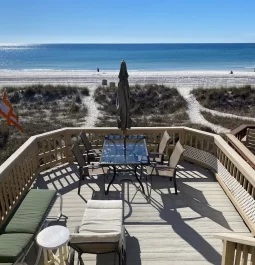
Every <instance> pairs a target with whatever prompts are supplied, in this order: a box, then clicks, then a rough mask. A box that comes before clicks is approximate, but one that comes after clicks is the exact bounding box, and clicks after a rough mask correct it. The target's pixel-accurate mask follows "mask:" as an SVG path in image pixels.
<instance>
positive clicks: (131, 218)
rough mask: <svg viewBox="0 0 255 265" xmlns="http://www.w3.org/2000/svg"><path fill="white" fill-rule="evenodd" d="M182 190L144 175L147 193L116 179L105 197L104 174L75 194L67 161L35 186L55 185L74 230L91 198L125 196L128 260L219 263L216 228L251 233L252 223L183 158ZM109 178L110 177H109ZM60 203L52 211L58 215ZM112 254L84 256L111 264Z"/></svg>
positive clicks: (72, 169)
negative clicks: (240, 214) (250, 226)
mask: <svg viewBox="0 0 255 265" xmlns="http://www.w3.org/2000/svg"><path fill="white" fill-rule="evenodd" d="M177 175H178V179H177V185H178V195H175V194H174V189H173V183H172V182H170V181H169V179H164V178H160V177H154V178H153V181H152V185H151V183H150V178H148V182H146V181H145V178H144V179H143V185H144V188H145V191H146V195H144V194H142V193H141V191H140V188H139V185H138V183H137V182H135V181H133V182H118V183H115V184H114V185H113V186H111V188H110V192H109V194H108V195H107V196H106V195H104V192H103V185H104V184H103V177H102V176H94V177H91V178H90V179H88V180H86V181H84V182H83V183H84V184H83V186H82V189H81V196H79V195H78V194H77V187H78V177H77V173H76V167H75V166H69V165H63V166H60V167H58V168H55V169H51V170H49V171H47V172H44V173H41V175H40V177H38V180H37V182H36V184H35V187H39V188H42V189H47V188H49V189H57V190H58V191H59V192H60V193H61V194H62V195H63V199H64V205H63V214H64V215H65V216H66V218H64V217H63V218H62V220H61V221H60V224H61V225H65V226H67V227H68V228H69V229H70V231H71V232H73V230H74V228H75V226H77V225H80V222H81V220H82V216H83V213H84V210H85V207H86V201H87V200H89V199H94V200H96V199H106V200H107V199H122V200H123V201H124V223H125V227H126V230H127V232H128V235H126V242H127V264H129V265H131V264H132V265H139V264H143V265H151V264H155V265H161V264H168V265H171V264H175V265H178V264H182V265H183V264H187V265H189V264H190V265H191V264H192V265H193V264H198V265H200V264H220V263H221V253H222V242H221V241H220V240H218V239H215V238H214V237H213V235H214V234H216V233H221V232H231V231H233V232H236V233H240V234H243V235H250V233H249V230H248V228H247V227H246V225H245V224H244V223H243V221H242V219H241V217H240V216H239V214H238V213H237V211H236V210H235V208H234V206H233V205H232V203H231V202H230V201H229V199H228V198H227V196H226V195H225V193H224V191H223V190H222V189H221V187H220V185H219V184H218V182H217V181H216V180H215V178H214V177H213V175H212V174H211V173H210V172H209V171H207V170H204V169H202V168H199V167H197V166H195V165H192V164H189V163H186V162H182V163H181V164H180V165H179V171H178V173H177ZM109 179H110V178H109ZM57 210H58V203H56V204H55V206H54V208H53V210H52V213H51V215H52V216H54V215H56V213H57ZM113 260H114V258H113V254H104V255H98V256H96V255H87V254H85V255H84V261H85V264H86V265H87V264H97V265H101V264H102V265H108V264H113Z"/></svg>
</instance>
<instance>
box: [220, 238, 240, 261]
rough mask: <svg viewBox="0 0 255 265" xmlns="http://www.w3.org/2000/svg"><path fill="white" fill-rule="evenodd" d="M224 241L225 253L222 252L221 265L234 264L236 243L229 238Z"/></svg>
mask: <svg viewBox="0 0 255 265" xmlns="http://www.w3.org/2000/svg"><path fill="white" fill-rule="evenodd" d="M222 241H223V253H222V260H221V265H233V264H234V257H235V246H236V243H234V242H230V241H227V240H222Z"/></svg>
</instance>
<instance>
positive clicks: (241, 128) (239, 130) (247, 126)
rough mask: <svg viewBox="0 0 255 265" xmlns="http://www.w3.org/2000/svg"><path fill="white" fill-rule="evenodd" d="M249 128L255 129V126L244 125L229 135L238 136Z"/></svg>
mask: <svg viewBox="0 0 255 265" xmlns="http://www.w3.org/2000/svg"><path fill="white" fill-rule="evenodd" d="M247 128H255V125H252V124H242V125H240V126H239V127H237V128H235V129H234V130H232V131H230V132H229V134H233V135H237V134H238V133H240V132H241V131H243V130H246V129H247Z"/></svg>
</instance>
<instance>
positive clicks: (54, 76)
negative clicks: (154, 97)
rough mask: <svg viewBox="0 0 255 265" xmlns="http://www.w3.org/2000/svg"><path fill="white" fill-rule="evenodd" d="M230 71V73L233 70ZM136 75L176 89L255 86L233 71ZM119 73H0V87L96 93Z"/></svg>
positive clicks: (133, 77)
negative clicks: (79, 88) (58, 87)
mask: <svg viewBox="0 0 255 265" xmlns="http://www.w3.org/2000/svg"><path fill="white" fill-rule="evenodd" d="M230 70H231V69H230ZM230 70H229V71H223V70H219V71H202V70H200V71H142V70H141V71H134V70H129V71H128V73H129V83H130V84H141V85H142V84H164V85H167V86H173V87H177V88H189V89H190V88H197V87H208V88H209V87H221V86H226V87H228V86H233V85H235V86H242V85H254V84H255V72H251V71H249V72H242V71H234V73H233V74H230ZM118 73H119V71H117V70H116V71H100V72H99V73H98V72H96V71H88V70H80V71H66V70H63V71H51V70H45V71H13V70H11V71H7V70H0V87H4V86H21V85H31V84H53V85H54V84H55V85H57V84H64V85H78V86H88V87H89V88H91V89H93V88H96V87H98V86H100V85H101V84H102V80H103V79H106V80H107V81H108V84H109V82H115V85H116V86H117V84H118Z"/></svg>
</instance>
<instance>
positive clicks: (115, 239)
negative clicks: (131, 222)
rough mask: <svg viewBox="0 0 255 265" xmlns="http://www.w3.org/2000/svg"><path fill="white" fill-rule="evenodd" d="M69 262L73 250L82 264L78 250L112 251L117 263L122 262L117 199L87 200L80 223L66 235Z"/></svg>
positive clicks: (120, 208)
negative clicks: (67, 236)
mask: <svg viewBox="0 0 255 265" xmlns="http://www.w3.org/2000/svg"><path fill="white" fill-rule="evenodd" d="M69 246H70V247H71V248H72V249H73V250H72V251H71V253H70V265H72V264H73V261H74V251H77V252H78V260H79V263H80V264H83V260H82V254H83V253H91V254H104V253H110V252H114V253H115V256H114V264H115V262H116V254H118V256H119V264H125V261H126V246H125V227H124V225H123V206H122V201H121V200H88V203H87V207H86V210H85V212H84V216H83V219H82V222H81V225H80V226H78V227H76V228H75V231H74V233H72V234H71V235H70V241H69Z"/></svg>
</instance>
